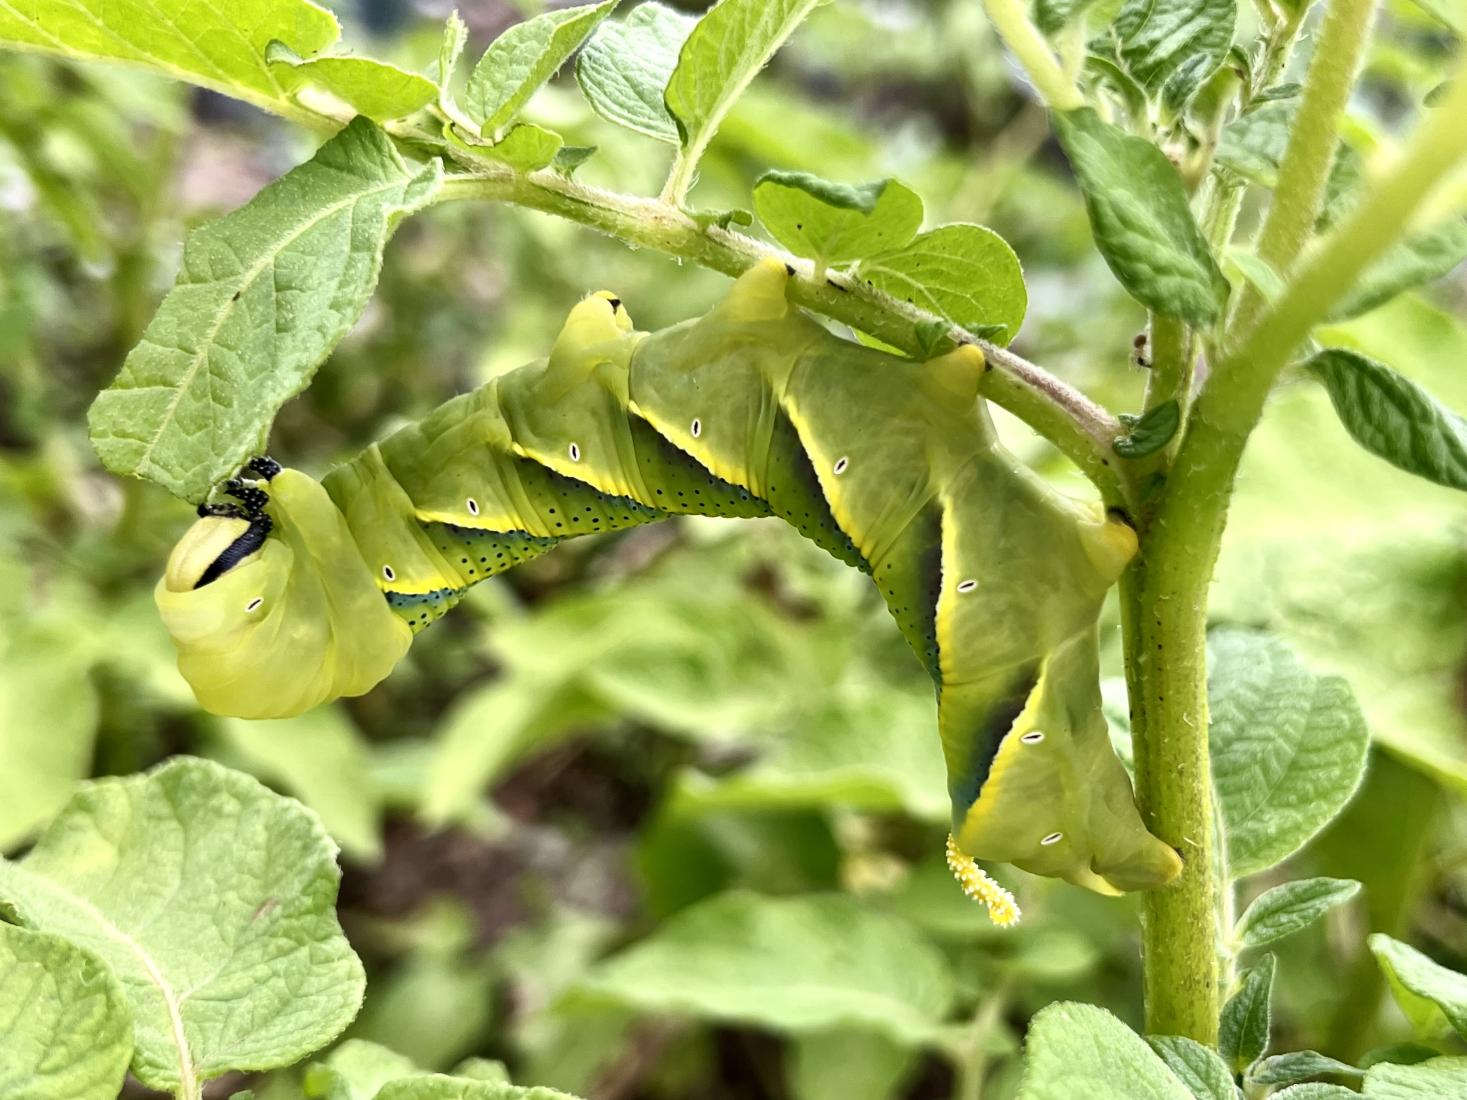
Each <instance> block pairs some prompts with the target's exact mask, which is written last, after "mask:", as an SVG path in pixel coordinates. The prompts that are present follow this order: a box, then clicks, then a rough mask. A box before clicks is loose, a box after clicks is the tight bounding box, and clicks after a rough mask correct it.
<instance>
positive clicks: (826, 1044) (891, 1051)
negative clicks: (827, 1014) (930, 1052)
mask: <svg viewBox="0 0 1467 1100" xmlns="http://www.w3.org/2000/svg"><path fill="white" fill-rule="evenodd" d="M791 1047H792V1051H791V1053H792V1055H793V1057H792V1058H791V1060H790V1063H789V1082H790V1092H791V1094H792V1095H793V1098H794V1100H889V1098H890V1097H891V1096H892V1095H893V1094H894V1093H895V1092H896V1089H897V1086H898V1085H899V1084H901V1081H902V1079H903V1078H904V1077H905V1076H906V1075H907V1073H908V1072H909V1071H910V1070H911V1068H912V1066H913V1064H914V1063H915V1061H916V1055H915V1052H914V1051H912V1050H910V1049H909V1048H907V1047H904V1046H902V1045H901V1044H899V1043H894V1042H892V1041H891V1040H890V1039H888V1038H886V1037H885V1036H884V1035H881V1034H879V1033H876V1032H870V1031H863V1030H852V1029H848V1028H842V1029H840V1030H838V1031H821V1032H816V1033H814V1034H811V1035H797V1036H795V1037H794V1038H793V1040H792V1041H791Z"/></svg>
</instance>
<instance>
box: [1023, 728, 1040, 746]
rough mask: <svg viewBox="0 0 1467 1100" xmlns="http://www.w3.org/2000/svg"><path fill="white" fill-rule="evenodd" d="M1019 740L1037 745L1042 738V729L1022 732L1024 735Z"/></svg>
mask: <svg viewBox="0 0 1467 1100" xmlns="http://www.w3.org/2000/svg"><path fill="white" fill-rule="evenodd" d="M1019 740H1020V741H1022V742H1023V743H1024V744H1026V745H1037V744H1039V743H1040V742H1041V741H1043V740H1044V731H1043V730H1030V731H1029V732H1028V733H1026V734H1024V736H1022V737H1020V738H1019Z"/></svg>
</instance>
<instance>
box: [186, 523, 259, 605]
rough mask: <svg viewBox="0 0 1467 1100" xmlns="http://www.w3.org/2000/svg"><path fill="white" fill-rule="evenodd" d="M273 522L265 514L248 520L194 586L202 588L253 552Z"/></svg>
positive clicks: (256, 549)
mask: <svg viewBox="0 0 1467 1100" xmlns="http://www.w3.org/2000/svg"><path fill="white" fill-rule="evenodd" d="M273 526H274V524H273V523H272V522H271V521H270V517H269V516H266V515H259V516H255V517H254V518H253V519H251V520H250V525H249V527H247V528H245V532H244V534H242V535H240V536H239V538H237V539H235V540H234V541H233V542H231V543H230V544H229V545H228V546H226V547H225V548H224V552H223V553H221V554H220V555H219V556H218V557H217V558H215V559H214V560H213V561H211V562H210V563H209V568H207V569H205V570H204V572H203V574H202V575H201V576H200V577H199V579H198V581H197V582H195V584H194V587H195V588H203V587H204V585H206V584H210V583H212V582H214V581H217V580H218V579H219V578H220V577H222V576H224V574H225V573H228V572H229V571H230V570H231V569H233V568H234V567H235V566H236V565H238V564H239V563H240V562H242V561H244V560H245V559H246V558H248V557H249V556H250V555H251V554H254V553H255V552H256V551H258V550H259V549H260V547H262V546H264V545H265V539H266V537H267V536H268V535H269V534H270V528H271V527H273Z"/></svg>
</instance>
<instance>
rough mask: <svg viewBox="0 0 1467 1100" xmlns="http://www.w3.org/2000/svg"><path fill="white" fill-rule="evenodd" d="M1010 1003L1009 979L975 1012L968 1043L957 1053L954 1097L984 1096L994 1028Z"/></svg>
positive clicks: (975, 1098) (974, 1099)
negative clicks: (956, 1079)
mask: <svg viewBox="0 0 1467 1100" xmlns="http://www.w3.org/2000/svg"><path fill="white" fill-rule="evenodd" d="M1008 1007H1009V981H1008V980H1007V979H1005V980H1004V981H1002V982H1001V983H1000V984H999V986H998V988H996V989H994V990H993V992H991V993H990V994H989V995H988V996H987V997H986V998H984V1000H983V1003H982V1004H980V1005H979V1006H978V1011H977V1012H975V1013H974V1014H973V1022H972V1023H971V1024H970V1025H969V1027H968V1034H967V1043H966V1044H965V1045H964V1048H963V1050H962V1051H961V1052H960V1053H959V1054H958V1055H957V1056H956V1057H955V1062H956V1065H955V1069H956V1071H957V1078H958V1081H957V1087H956V1089H955V1090H954V1092H953V1096H954V1100H982V1098H983V1085H984V1080H985V1078H987V1076H988V1067H989V1063H990V1062H991V1061H992V1059H991V1057H990V1055H989V1044H990V1043H991V1042H992V1040H993V1033H994V1031H995V1030H996V1029H997V1028H998V1027H999V1026H1000V1025H1001V1024H1002V1022H1003V1014H1004V1012H1006V1011H1007V1010H1008Z"/></svg>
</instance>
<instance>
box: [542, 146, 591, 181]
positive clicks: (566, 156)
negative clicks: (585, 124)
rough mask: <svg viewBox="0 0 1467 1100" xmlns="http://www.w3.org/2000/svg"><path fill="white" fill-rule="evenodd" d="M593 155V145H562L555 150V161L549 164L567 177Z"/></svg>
mask: <svg viewBox="0 0 1467 1100" xmlns="http://www.w3.org/2000/svg"><path fill="white" fill-rule="evenodd" d="M595 153H596V146H594V145H563V146H561V147H560V148H559V149H557V150H556V152H555V159H554V160H553V161H551V164H552V165H553V166H554V168H555V170H556V171H557V172H559V173H561V174H562V175H565V176H569V175H573V174H574V173H575V170H576V169H577V168H579V167H580V166H581V165H583V164H585V163H586V161H588V160H590V159H591V157H592V156H594V155H595Z"/></svg>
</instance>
